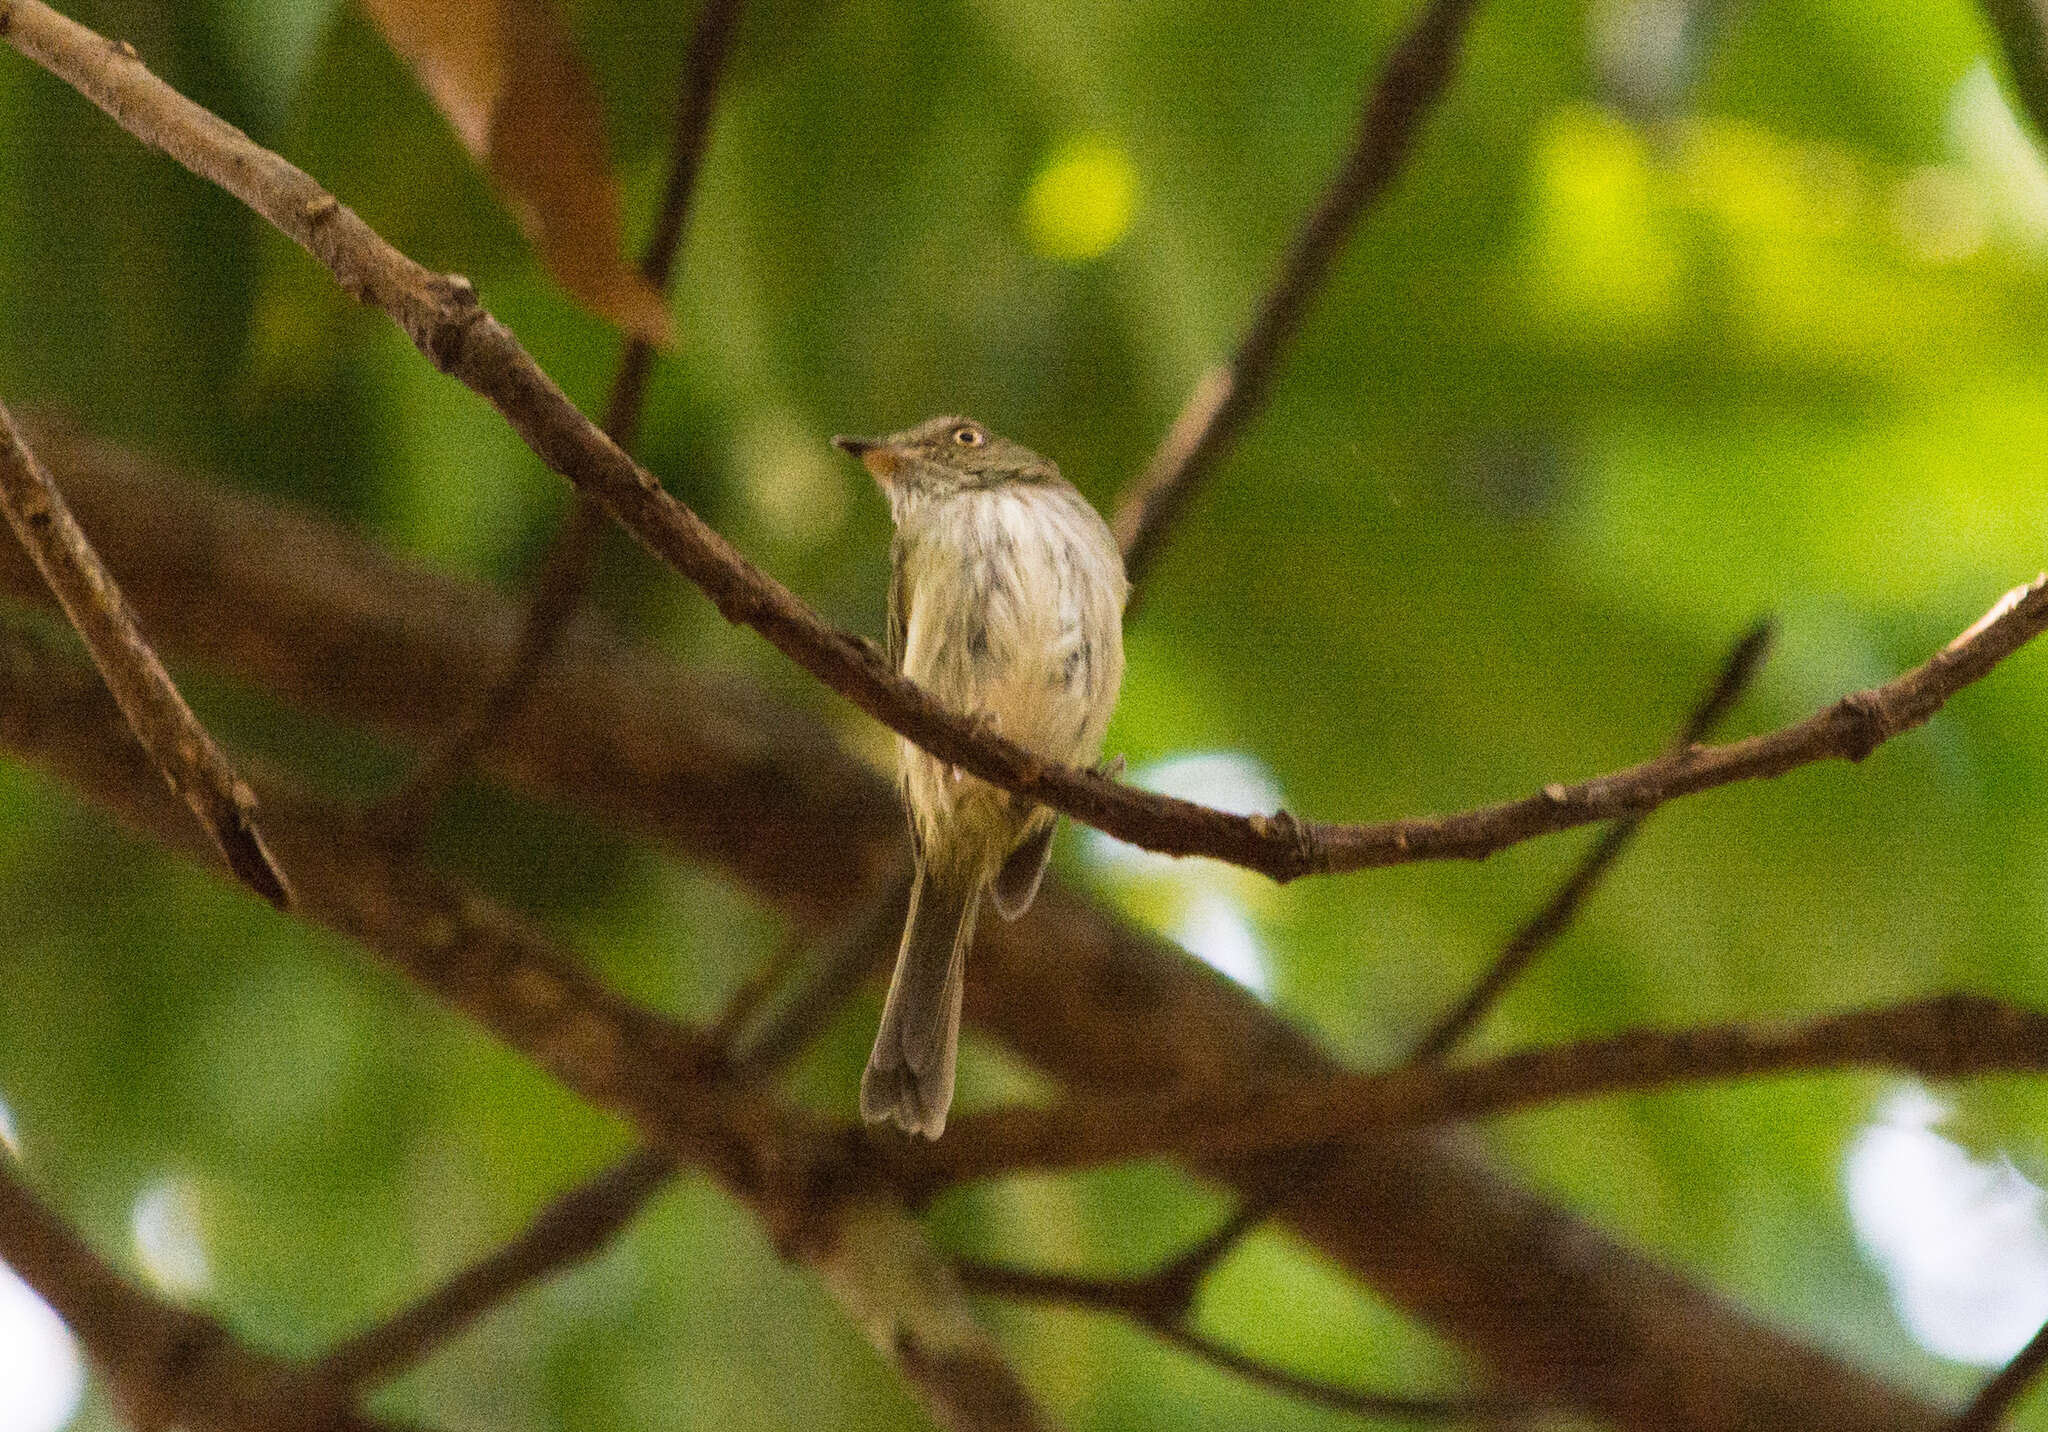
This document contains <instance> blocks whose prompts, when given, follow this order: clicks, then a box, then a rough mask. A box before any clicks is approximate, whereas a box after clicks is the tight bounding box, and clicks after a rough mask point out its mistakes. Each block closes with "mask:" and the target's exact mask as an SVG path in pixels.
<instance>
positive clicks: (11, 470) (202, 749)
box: [0, 407, 291, 909]
mask: <svg viewBox="0 0 2048 1432" xmlns="http://www.w3.org/2000/svg"><path fill="white" fill-rule="evenodd" d="M0 511H4V512H5V513H6V516H7V524H8V526H10V527H12V528H13V529H14V535H15V536H16V537H18V538H19V539H20V540H21V545H22V547H23V548H25V549H26V550H27V552H28V554H29V556H30V557H31V558H33V559H34V561H35V565H36V570H37V571H39V572H40V573H41V574H42V577H43V580H44V581H45V582H47V583H48V584H49V587H50V591H51V592H52V593H53V594H54V595H55V596H56V598H57V603H58V605H59V606H61V607H62V608H63V609H64V615H65V616H66V617H67V618H69V619H70V622H71V625H72V626H73V627H74V628H76V630H77V632H78V634H79V636H80V637H82V638H84V640H85V648H86V650H87V651H89V652H90V653H92V660H93V665H95V666H97V667H98V668H99V670H100V676H101V677H102V678H103V679H104V680H105V681H106V683H107V689H108V690H109V691H111V692H112V693H113V695H114V700H115V701H117V702H118V703H119V704H120V707H121V714H122V715H123V716H125V717H127V718H128V726H129V729H131V730H132V731H134V733H135V739H136V740H138V741H140V742H141V743H142V748H143V749H144V750H145V751H147V752H149V758H150V759H151V760H152V761H154V762H155V763H156V767H157V770H159V771H160V772H162V773H163V778H164V780H165V781H166V782H167V783H168V784H169V786H170V788H171V789H172V790H174V791H176V792H177V793H178V795H179V796H180V797H181V798H183V800H184V802H185V804H186V805H188V806H190V807H191V809H192V814H193V815H195V816H197V817H198V818H199V823H200V825H202V826H203V827H205V829H206V833H207V835H208V836H209V837H210V838H211V839H212V841H213V843H214V847H215V848H216V849H218V850H219V851H220V853H221V858H222V859H224V860H226V861H227V863H228V868H229V869H230V870H232V871H234V872H235V875H236V877H237V878H239V879H240V880H241V881H242V883H243V884H245V885H247V886H248V887H249V888H250V889H252V890H254V891H255V892H256V893H257V894H259V895H261V896H262V897H263V898H264V899H266V900H268V901H269V902H270V903H271V904H273V905H276V906H278V907H279V908H280V909H282V908H284V907H285V906H287V905H289V904H290V903H291V890H290V887H289V886H287V885H286V884H285V878H284V874H283V872H282V871H280V870H279V869H278V868H277V863H276V862H275V861H274V860H272V859H271V855H270V851H269V849H268V848H267V847H265V845H264V843H263V833H262V832H261V831H259V830H258V829H257V828H256V798H255V796H254V795H252V794H251V793H250V791H249V787H248V786H247V785H245V784H244V783H243V782H242V779H241V777H239V776H237V775H236V774H235V772H234V768H233V767H231V766H230V765H229V764H228V762H227V758H226V757H225V756H223V755H222V754H221V753H220V747H218V746H216V745H215V744H214V742H213V737H212V736H211V735H210V734H209V733H208V732H207V729H206V728H205V727H204V726H202V725H200V724H199V718H198V717H197V716H194V715H193V714H192V708H191V707H190V706H188V705H186V704H185V698H184V697H183V696H182V695H180V694H179V692H178V688H177V687H176V686H175V685H173V684H172V682H171V674H170V673H169V672H168V671H165V670H164V664H163V663H162V662H161V661H159V660H158V659H157V654H156V652H155V651H153V650H151V648H150V645H149V642H148V640H147V639H146V638H144V636H143V635H142V628H141V627H139V626H137V625H136V622H135V614H134V613H133V612H132V611H130V610H129V607H128V603H127V601H126V599H124V598H123V597H122V595H121V589H120V587H119V586H118V585H116V584H115V582H114V578H113V576H112V574H110V573H109V572H108V571H107V569H106V567H105V566H103V565H102V564H101V562H100V558H99V554H98V553H97V552H95V551H93V548H92V543H91V542H89V541H87V540H86V536H85V532H84V530H83V529H82V528H80V527H79V525H78V522H77V519H75V518H74V517H72V515H71V509H70V507H69V506H67V505H66V504H65V501H64V497H63V494H62V493H60V492H58V491H57V484H56V483H54V482H52V481H51V480H50V474H49V473H48V472H46V471H44V469H43V465H42V464H41V463H40V462H37V461H36V457H35V454H34V453H32V452H30V451H29V449H28V444H27V442H26V441H25V440H24V439H23V437H22V435H21V430H20V429H19V428H17V427H16V426H15V425H14V415H13V414H12V413H10V412H8V411H7V409H6V408H4V407H0Z"/></svg>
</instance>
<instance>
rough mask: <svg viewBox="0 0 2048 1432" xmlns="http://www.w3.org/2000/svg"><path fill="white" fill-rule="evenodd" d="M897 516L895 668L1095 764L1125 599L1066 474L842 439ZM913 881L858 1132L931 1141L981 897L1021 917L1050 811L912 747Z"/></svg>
mask: <svg viewBox="0 0 2048 1432" xmlns="http://www.w3.org/2000/svg"><path fill="white" fill-rule="evenodd" d="M832 443H833V446H835V447H837V448H839V449H840V450H841V451H843V452H847V453H850V454H852V455H853V456H854V457H857V458H859V459H860V461H861V463H862V464H863V465H864V466H865V467H866V468H867V470H868V471H869V472H870V473H872V474H873V475H874V478H875V481H876V482H877V483H878V484H880V486H881V489H882V491H883V493H884V494H885V495H886V496H887V497H888V499H889V513H890V516H891V517H892V518H893V519H894V520H895V523H896V540H895V542H894V543H893V544H892V545H891V548H890V558H891V571H890V578H889V660H890V663H891V664H892V665H893V666H894V667H895V668H896V670H897V671H899V672H901V673H902V674H903V675H905V676H907V677H909V678H910V679H911V680H913V681H915V682H917V684H918V685H920V686H922V687H924V688H925V689H926V690H927V691H929V692H931V694H932V695H933V696H935V697H937V698H938V699H939V701H941V702H942V703H944V704H945V705H946V706H947V707H949V708H950V709H952V710H954V711H956V712H958V713H960V714H961V715H963V716H969V717H973V718H975V719H977V720H980V721H983V722H986V723H987V724H988V725H989V726H990V727H991V728H992V729H994V730H995V731H997V732H999V733H1000V734H1002V735H1003V736H1006V737H1008V738H1009V739H1010V740H1012V741H1015V742H1016V743H1017V744H1018V745H1020V746H1023V747H1024V748H1025V749H1027V750H1030V751H1033V752H1035V753H1037V754H1038V755H1041V756H1044V757H1046V758H1047V759H1048V760H1053V761H1059V762H1062V763H1064V764H1067V765H1082V766H1085V765H1089V764H1091V763H1093V762H1094V761H1095V760H1096V759H1097V758H1098V757H1099V756H1100V755H1101V754H1102V740H1103V735H1104V733H1105V732H1106V731H1107V730H1108V728H1109V717H1110V712H1111V711H1112V710H1114V709H1115V706H1116V698H1117V689H1118V687H1120V686H1121V685H1122V684H1123V676H1124V638H1123V613H1124V601H1125V598H1126V597H1127V596H1128V595H1129V593H1130V583H1129V582H1128V581H1126V580H1125V578H1124V563H1123V556H1122V554H1121V553H1120V552H1119V551H1118V550H1117V545H1116V539H1115V538H1114V537H1112V536H1111V535H1110V532H1109V527H1108V526H1107V524H1105V523H1104V522H1103V520H1102V518H1101V516H1100V515H1098V514H1097V512H1096V511H1095V509H1094V508H1093V507H1090V506H1089V505H1088V499H1086V498H1085V497H1083V496H1081V494H1080V493H1078V492H1076V491H1075V490H1074V488H1073V487H1072V485H1071V484H1069V483H1068V482H1066V481H1065V480H1064V479H1063V478H1061V476H1060V473H1059V469H1058V468H1056V467H1054V466H1053V465H1052V464H1051V463H1050V462H1048V461H1046V459H1044V458H1042V457H1040V456H1039V455H1038V454H1037V453H1035V452H1032V451H1030V450H1029V449H1027V448H1023V447H1020V446H1018V445H1017V444H1016V443H1013V442H1010V441H1009V440H1008V439H1006V438H999V437H997V436H995V435H994V434H993V433H991V432H989V430H988V429H987V428H984V427H983V426H982V425H981V424H979V423H977V422H974V421H972V420H971V419H968V418H959V417H946V418H933V419H931V420H930V421H928V422H924V423H920V424H918V426H916V427H914V428H911V429H909V430H908V431H906V432H900V433H895V434H893V435H891V436H889V437H886V438H849V437H836V438H834V439H832ZM898 757H899V760H898V781H899V785H900V787H901V789H902V792H903V803H904V806H905V808H906V809H907V810H908V812H909V815H910V834H911V843H912V847H913V851H914V853H915V856H916V861H917V874H916V878H915V880H914V882H913V883H912V885H911V890H910V916H909V918H908V920H906V921H905V922H904V926H903V943H902V945H901V946H900V947H899V948H898V950H897V953H896V973H895V975H894V977H893V978H891V980H890V981H889V997H888V1001H887V1003H886V1004H885V1005H884V1006H883V1009H882V1026H881V1030H880V1032H879V1033H877V1034H876V1036H875V1048H874V1052H873V1053H872V1054H870V1055H869V1056H868V1067H867V1072H866V1073H864V1074H863V1075H862V1076H861V1081H860V1112H861V1117H862V1118H864V1119H866V1120H867V1121H868V1122H869V1123H881V1122H884V1121H887V1122H891V1123H894V1124H896V1125H898V1126H899V1127H900V1128H902V1129H904V1130H905V1131H907V1132H911V1133H919V1134H923V1135H924V1136H925V1137H926V1138H932V1139H935V1138H937V1137H938V1136H939V1135H940V1134H941V1133H943V1132H944V1131H945V1127H946V1110H947V1108H948V1107H949V1106H950V1105H951V1104H952V1102H953V1060H954V1052H955V1047H956V1045H957V1044H958V1042H959V1038H960V992H961V987H962V979H963V976H964V973H965V969H966V958H967V947H968V945H970V944H971V943H973V940H974V922H975V917H976V916H977V915H978V914H979V913H980V910H981V901H982V896H983V894H984V893H986V894H987V895H989V896H990V897H991V898H992V899H993V900H994V901H995V907H996V910H997V912H998V913H999V914H1001V915H1002V916H1003V918H1004V919H1007V920H1014V919H1016V918H1017V917H1018V916H1019V915H1021V914H1023V913H1024V911H1025V909H1026V908H1027V907H1028V906H1029V905H1030V904H1031V899H1032V897H1033V896H1034V895H1036V894H1037V893H1038V883H1039V881H1040V879H1042V878H1043V876H1044V874H1045V864H1046V859H1047V857H1048V856H1049V855H1050V854H1051V852H1052V836H1053V828H1054V825H1055V823H1056V821H1057V815H1056V813H1055V812H1053V811H1050V810H1047V809H1045V808H1043V807H1042V806H1038V805H1034V804H1033V803H1032V802H1030V801H1028V800H1025V799H1023V798H1021V797H1018V796H1014V795H1012V794H1011V793H1010V792H1008V791H1004V790H1000V789H998V788H997V787H995V786H991V785H988V784H986V783H985V782H983V781H980V780H977V779H976V778H974V777H973V776H970V775H968V774H966V773H965V772H963V771H961V770H959V769H957V768H955V767H952V766H949V765H947V764H946V763H945V762H943V761H940V760H938V759H937V758H935V757H933V756H930V755H927V754H926V753H925V752H924V751H923V750H921V749H919V748H918V747H917V746H916V745H914V744H912V743H911V742H909V741H907V740H905V741H900V742H899V750H898Z"/></svg>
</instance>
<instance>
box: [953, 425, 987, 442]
mask: <svg viewBox="0 0 2048 1432" xmlns="http://www.w3.org/2000/svg"><path fill="white" fill-rule="evenodd" d="M953 441H954V442H956V443H958V444H960V446H962V447H980V446H981V445H982V444H983V443H985V442H987V441H988V434H986V433H984V432H983V431H982V430H981V429H980V428H971V427H966V426H964V425H963V426H961V427H957V428H955V429H953Z"/></svg>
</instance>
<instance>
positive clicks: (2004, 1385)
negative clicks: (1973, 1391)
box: [1949, 1323, 2048, 1432]
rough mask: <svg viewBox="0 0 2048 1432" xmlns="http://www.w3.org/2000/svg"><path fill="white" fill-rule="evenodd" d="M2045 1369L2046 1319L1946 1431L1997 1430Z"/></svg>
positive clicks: (2047, 1365) (2047, 1355)
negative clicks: (2006, 1415)
mask: <svg viewBox="0 0 2048 1432" xmlns="http://www.w3.org/2000/svg"><path fill="white" fill-rule="evenodd" d="M2044 1369H2048V1323H2044V1324H2042V1326H2041V1328H2040V1329H2039V1330H2038V1331H2037V1332H2036V1333H2035V1334H2034V1335H2033V1336H2032V1337H2031V1338H2028V1339H2027V1345H2026V1346H2025V1347H2023V1348H2021V1349H2020V1350H2019V1351H2018V1352H2017V1353H2016V1354H2014V1355H2013V1359H2012V1361H2011V1362H2008V1363H2007V1364H2006V1365H2005V1366H2004V1367H2001V1368H2000V1369H1999V1370H1998V1371H1997V1372H1996V1373H1995V1374H1994V1375H1993V1376H1992V1378H1991V1380H1990V1381H1988V1382H1986V1383H1985V1384H1984V1386H1983V1387H1981V1388H1979V1389H1978V1391H1977V1395H1976V1396H1975V1397H1973V1398H1971V1399H1970V1405H1969V1406H1968V1407H1965V1408H1964V1409H1963V1411H1962V1415H1960V1416H1959V1417H1957V1418H1956V1420H1955V1423H1954V1425H1953V1426H1952V1427H1951V1428H1950V1429H1949V1432H1996V1429H1997V1427H1998V1425H1999V1424H2000V1423H2001V1422H2003V1421H2004V1420H2005V1414H2006V1413H2007V1412H2010V1411H2011V1410H2012V1408H2013V1405H2014V1404H2015V1403H2017V1402H2018V1401H2019V1400H2020V1398H2022V1397H2024V1396H2025V1395H2026V1393H2027V1389H2028V1388H2030V1387H2032V1386H2033V1385H2034V1381H2035V1379H2036V1378H2038V1377H2040V1375H2041V1373H2042V1371H2043V1370H2044Z"/></svg>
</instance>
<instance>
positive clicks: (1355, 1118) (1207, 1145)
mask: <svg viewBox="0 0 2048 1432" xmlns="http://www.w3.org/2000/svg"><path fill="white" fill-rule="evenodd" d="M1844 1069H1882V1070H1887V1071H1893V1072H1897V1073H1905V1074H1918V1075H1921V1076H1922V1077H1925V1078H1930V1079H1952V1078H1957V1077H1959V1076H1962V1075H1969V1074H2016V1073H2028V1074H2034V1073H2042V1072H2048V1014H2042V1013H2037V1012H2036V1011H2034V1010H2030V1009H2023V1008H2021V1007H2019V1006H2017V1005H2012V1004H2006V1003H2004V1002H2002V1001H2000V1000H1995V999H1987V998H1983V997H1981V996H1976V995H1939V996H1936V997H1934V998H1932V999H1924V1000H1916V1001H1913V1002H1911V1003H1908V1004H1900V1005H1889V1006H1886V1007H1884V1008H1880V1009H1868V1010H1857V1011H1854V1012H1852V1013H1849V1014H1837V1015H1829V1016H1826V1017H1824V1018H1820V1019H1813V1020H1807V1021H1804V1022H1802V1023H1798V1024H1793V1025H1789V1026H1786V1027H1783V1028H1778V1029H1759V1028H1752V1027H1749V1026H1746V1025H1718V1026H1707V1027H1703V1028H1698V1029H1681V1030H1649V1029H1639V1030H1632V1031H1630V1032H1628V1033H1626V1034H1618V1035H1615V1036H1613V1037H1612V1038H1608V1039H1592V1040H1585V1041H1582V1042H1579V1043H1575V1044H1561V1045H1556V1046H1553V1047H1550V1048H1544V1049H1531V1050H1525V1051H1523V1052H1521V1053H1518V1054H1508V1055H1504V1056H1502V1057H1500V1058H1498V1059H1488V1060H1483V1061H1481V1062H1479V1063H1476V1064H1468V1065H1462V1066H1459V1067H1457V1068H1451V1069H1446V1068H1442V1067H1440V1066H1436V1065H1431V1064H1411V1065H1403V1066H1401V1067H1398V1068H1395V1069H1391V1070H1387V1071H1385V1072H1382V1073H1373V1074H1339V1075H1333V1076H1330V1077H1328V1078H1323V1079H1315V1080H1305V1081H1300V1082H1297V1083H1290V1084H1287V1085H1269V1086H1266V1087H1255V1088H1251V1089H1244V1090H1235V1091H1223V1090H1207V1089H1205V1090H1197V1091H1194V1092H1174V1093H1170V1094H1168V1095H1166V1096H1164V1097H1161V1096H1146V1095H1130V1096H1123V1097H1110V1098H1101V1099H1092V1100H1088V1101H1086V1102H1085V1103H1076V1104H1072V1105H1067V1106H1063V1107H1056V1108H1050V1109H1033V1108H1012V1109H1004V1110H999V1111H997V1112H995V1113H989V1114H970V1115H963V1116H962V1117H961V1118H960V1119H959V1120H957V1121H956V1123H955V1124H954V1125H953V1126H949V1127H948V1129H947V1131H946V1138H945V1140H944V1141H943V1142H942V1143H939V1144H934V1145H931V1146H930V1147H929V1148H928V1149H919V1150H916V1151H915V1155H914V1157H915V1162H916V1163H918V1164H920V1165H925V1166H929V1167H930V1168H931V1169H932V1171H933V1172H940V1171H942V1172H943V1174H944V1176H945V1177H946V1178H948V1179H959V1178H986V1177H989V1176H991V1175H994V1174H999V1173H1008V1172H1019V1171H1023V1170H1026V1169H1030V1170H1034V1171H1039V1172H1043V1171H1044V1170H1047V1169H1061V1168H1067V1169H1071V1168H1086V1167H1090V1166H1093V1165H1096V1164H1101V1163H1106V1162H1116V1161H1121V1160H1124V1159H1130V1158H1138V1157H1143V1156H1145V1155H1147V1154H1172V1153H1178V1154H1183V1155H1186V1154H1191V1153H1200V1154H1205V1155H1208V1156H1210V1157H1223V1156H1231V1157H1244V1156H1246V1155H1250V1154H1255V1153H1259V1152H1262V1151H1264V1150H1268V1149H1280V1148H1288V1147H1292V1146H1296V1145H1301V1144H1310V1143H1316V1142H1319V1141H1323V1140H1329V1139H1334V1138H1340V1137H1342V1138H1357V1137H1362V1136H1365V1135H1369V1134H1373V1133H1379V1132H1384V1131H1386V1130H1387V1129H1390V1128H1414V1127H1418V1126H1422V1125H1427V1124H1438V1123H1448V1122H1461V1121H1466V1120H1472V1119H1485V1118H1493V1117H1495V1116H1498V1115H1501V1114H1508V1113H1514V1112H1515V1111H1517V1110H1521V1109H1531V1108H1536V1107H1539V1106H1541V1105H1546V1104H1554V1103H1559V1102H1562V1101H1565V1100H1570V1099H1585V1098H1591V1097H1594V1096H1596V1095H1603V1094H1619V1093H1642V1092H1646V1091H1649V1090H1658V1089H1668V1088H1672V1087H1674V1086H1678V1085H1688V1084H1697V1083H1705V1082H1709V1081H1717V1080H1724V1079H1735V1078H1754V1077H1759V1076H1763V1075H1775V1074H1818V1073H1831V1072H1835V1071H1839V1070H1844Z"/></svg>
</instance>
